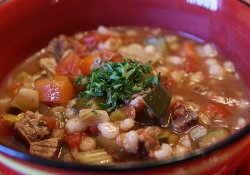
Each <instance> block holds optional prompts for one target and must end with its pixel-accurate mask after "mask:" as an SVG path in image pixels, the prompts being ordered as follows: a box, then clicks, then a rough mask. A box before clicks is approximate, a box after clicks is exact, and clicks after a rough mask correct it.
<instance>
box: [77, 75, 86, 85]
mask: <svg viewBox="0 0 250 175" xmlns="http://www.w3.org/2000/svg"><path fill="white" fill-rule="evenodd" d="M87 83H88V79H87V77H86V76H83V75H82V74H80V75H78V76H77V78H76V79H75V81H74V84H75V85H76V86H84V85H86V84H87Z"/></svg>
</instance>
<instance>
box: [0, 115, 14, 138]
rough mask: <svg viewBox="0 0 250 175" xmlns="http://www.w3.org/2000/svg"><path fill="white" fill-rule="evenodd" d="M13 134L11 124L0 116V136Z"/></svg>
mask: <svg viewBox="0 0 250 175" xmlns="http://www.w3.org/2000/svg"><path fill="white" fill-rule="evenodd" d="M12 135H14V131H13V126H11V125H10V124H9V123H8V122H6V121H5V120H4V119H1V118H0V136H12Z"/></svg>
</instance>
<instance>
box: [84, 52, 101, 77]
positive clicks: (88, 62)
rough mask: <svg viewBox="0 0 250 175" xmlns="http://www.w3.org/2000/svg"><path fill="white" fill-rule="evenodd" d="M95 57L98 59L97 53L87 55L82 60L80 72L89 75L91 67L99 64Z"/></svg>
mask: <svg viewBox="0 0 250 175" xmlns="http://www.w3.org/2000/svg"><path fill="white" fill-rule="evenodd" d="M97 59H100V58H98V56H97V55H89V56H87V57H85V58H84V59H83V60H82V62H81V65H82V67H81V72H82V74H83V75H89V74H90V73H91V72H92V69H93V68H96V67H99V66H100V61H99V62H98V61H97Z"/></svg>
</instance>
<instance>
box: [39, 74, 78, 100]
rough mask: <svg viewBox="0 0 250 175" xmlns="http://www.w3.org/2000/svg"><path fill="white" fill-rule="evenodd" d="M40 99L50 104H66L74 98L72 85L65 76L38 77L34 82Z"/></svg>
mask: <svg viewBox="0 0 250 175" xmlns="http://www.w3.org/2000/svg"><path fill="white" fill-rule="evenodd" d="M35 86H36V89H37V90H38V92H39V95H40V100H41V101H42V102H48V103H52V104H66V103H67V102H69V100H71V99H72V98H74V94H75V93H74V87H73V85H72V83H71V82H70V80H69V78H68V77H66V76H53V77H50V78H45V79H40V80H38V81H37V82H36V84H35Z"/></svg>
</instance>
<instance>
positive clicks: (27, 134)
mask: <svg viewBox="0 0 250 175" xmlns="http://www.w3.org/2000/svg"><path fill="white" fill-rule="evenodd" d="M14 131H15V136H16V137H17V138H18V139H20V140H21V141H23V142H24V143H26V144H27V145H29V144H30V143H31V142H35V141H40V140H42V139H44V138H46V137H47V136H48V135H49V134H50V131H49V130H48V128H47V126H44V125H41V121H40V120H39V118H38V116H36V114H35V113H33V112H29V111H28V112H26V113H25V117H24V118H23V119H21V120H20V121H18V122H16V123H15V127H14Z"/></svg>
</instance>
